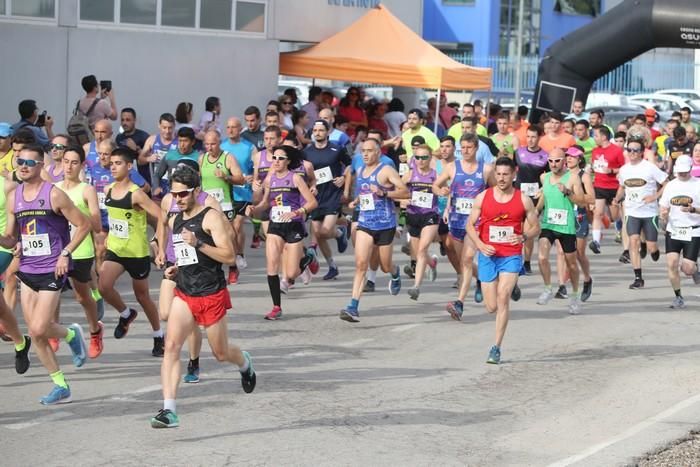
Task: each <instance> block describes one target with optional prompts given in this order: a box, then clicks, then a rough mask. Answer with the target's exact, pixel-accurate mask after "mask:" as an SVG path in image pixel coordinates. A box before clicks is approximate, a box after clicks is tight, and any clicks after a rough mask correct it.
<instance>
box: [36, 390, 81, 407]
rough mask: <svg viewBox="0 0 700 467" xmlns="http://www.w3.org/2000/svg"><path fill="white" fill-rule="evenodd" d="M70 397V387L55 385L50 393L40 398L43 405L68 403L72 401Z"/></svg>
mask: <svg viewBox="0 0 700 467" xmlns="http://www.w3.org/2000/svg"><path fill="white" fill-rule="evenodd" d="M72 401H73V399H71V397H70V388H68V387H66V388H64V387H62V386H58V385H55V386H54V387H53V389H52V390H51V392H50V393H48V395H46V396H44V397H42V398H41V399H39V402H41V403H42V405H55V404H67V403H69V402H72Z"/></svg>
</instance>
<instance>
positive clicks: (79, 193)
mask: <svg viewBox="0 0 700 467" xmlns="http://www.w3.org/2000/svg"><path fill="white" fill-rule="evenodd" d="M64 183H65V182H64V181H60V182H58V183H56V186H57V187H58V188H60V189H61V190H63V191H64V192H65V194H67V195H68V197H69V198H70V200H71V201H73V204H75V207H76V208H78V210H79V211H80V212H82V213H83V214H85V216H87V217H88V218H90V208H89V206H88V204H87V203H86V202H85V196H83V194H84V192H85V187H86V186H88V184H87V183H85V182H80V183H78V184H77V185H76V186H74V187H73V188H71V189H70V190H67V189H65V188H64V187H63V185H64ZM68 229H69V230H70V237H71V238H73V235H74V234H75V226H74V225H73V224H69V225H68ZM91 230H92V229H91ZM71 256H73V259H90V258H94V257H95V244H94V243H93V241H92V232H91V233H89V234H88V235H87V236H86V237H85V239H83V241H82V242H80V245H78V248H76V249H75V250H74V251H73V254H72V255H71Z"/></svg>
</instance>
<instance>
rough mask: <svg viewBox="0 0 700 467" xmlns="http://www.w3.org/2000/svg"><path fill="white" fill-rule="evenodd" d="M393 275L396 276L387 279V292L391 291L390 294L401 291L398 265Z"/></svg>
mask: <svg viewBox="0 0 700 467" xmlns="http://www.w3.org/2000/svg"><path fill="white" fill-rule="evenodd" d="M394 276H396V277H392V278H391V280H390V281H389V293H391V295H398V294H399V292H401V274H400V273H399V266H398V265H397V266H396V270H395V271H394Z"/></svg>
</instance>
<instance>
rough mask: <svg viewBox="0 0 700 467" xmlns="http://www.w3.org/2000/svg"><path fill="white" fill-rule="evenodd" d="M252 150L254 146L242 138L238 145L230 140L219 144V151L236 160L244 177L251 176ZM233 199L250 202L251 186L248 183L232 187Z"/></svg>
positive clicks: (251, 198) (251, 197) (251, 196)
mask: <svg viewBox="0 0 700 467" xmlns="http://www.w3.org/2000/svg"><path fill="white" fill-rule="evenodd" d="M253 149H254V146H253V145H252V144H251V143H250V142H249V141H247V140H245V139H243V138H241V139H240V141H239V142H238V143H233V142H231V140H230V139H227V140H226V141H222V142H221V150H222V151H225V152H227V153H229V154H231V155H232V156H233V157H234V158H235V159H236V162H238V167H240V168H241V173H242V174H243V176H244V177H245V176H248V175H253ZM233 199H234V200H235V201H248V202H250V201H252V200H253V188H252V186H251V185H250V184H249V183H246V184H243V185H233Z"/></svg>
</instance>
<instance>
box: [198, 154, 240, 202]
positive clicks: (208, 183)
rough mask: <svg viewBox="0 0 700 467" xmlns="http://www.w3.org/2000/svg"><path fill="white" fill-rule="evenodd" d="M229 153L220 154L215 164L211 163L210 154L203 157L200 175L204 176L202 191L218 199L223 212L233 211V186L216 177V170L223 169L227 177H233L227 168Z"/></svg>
mask: <svg viewBox="0 0 700 467" xmlns="http://www.w3.org/2000/svg"><path fill="white" fill-rule="evenodd" d="M227 156H228V153H227V152H222V153H221V154H219V158H218V159H216V161H214V162H209V153H207V154H204V156H202V167H201V169H200V173H201V176H202V190H204V191H206V192H207V193H209V194H210V195H211V196H212V197H213V198H214V199H216V200H217V201H218V202H219V204H220V205H221V210H222V211H224V212H226V211H231V210H232V209H233V203H232V198H231V185H230V184H229V183H228V182H226V181H224V180H222V179H220V178H219V177H217V176H216V175H215V172H216V169H221V171H222V172H223V173H224V174H226V175H227V176H230V175H231V172H230V171H229V170H228V167H226V157H227Z"/></svg>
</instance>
